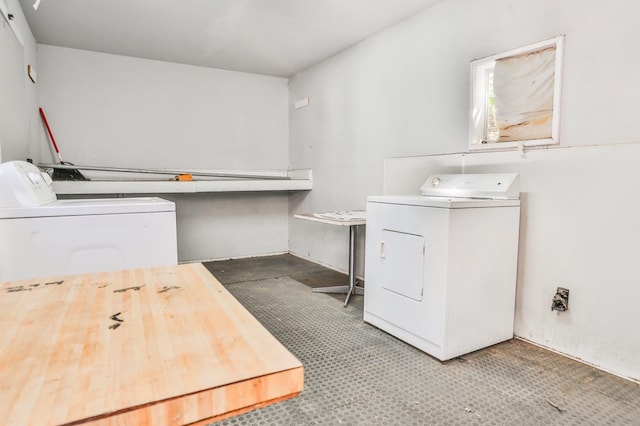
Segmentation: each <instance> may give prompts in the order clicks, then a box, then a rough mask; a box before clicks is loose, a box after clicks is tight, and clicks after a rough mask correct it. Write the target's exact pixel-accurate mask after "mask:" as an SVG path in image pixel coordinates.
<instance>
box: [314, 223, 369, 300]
mask: <svg viewBox="0 0 640 426" xmlns="http://www.w3.org/2000/svg"><path fill="white" fill-rule="evenodd" d="M357 227H358V225H351V226H349V285H338V286H333V287H320V288H314V289H313V291H314V292H315V293H338V294H340V293H345V294H346V295H347V298H346V299H345V301H344V306H345V307H346V306H347V305H348V304H349V298H351V295H352V294H359V295H364V287H360V286H358V285H356V241H357V236H358V234H357Z"/></svg>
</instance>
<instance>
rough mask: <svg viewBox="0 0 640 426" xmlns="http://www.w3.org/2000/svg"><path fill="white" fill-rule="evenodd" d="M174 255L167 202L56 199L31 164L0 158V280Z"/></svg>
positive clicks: (170, 259) (170, 260) (163, 260)
mask: <svg viewBox="0 0 640 426" xmlns="http://www.w3.org/2000/svg"><path fill="white" fill-rule="evenodd" d="M177 261H178V259H177V243H176V214H175V204H174V203H173V202H171V201H167V200H163V199H161V198H156V197H147V198H104V199H83V200H58V199H57V197H56V194H55V192H54V191H53V188H52V187H51V178H50V177H49V175H47V174H46V173H43V172H41V171H40V170H39V169H38V168H37V167H35V166H34V165H33V164H30V163H27V162H23V161H11V162H7V163H2V164H0V282H3V281H10V280H20V279H29V278H39V277H42V278H47V277H55V276H59V275H69V274H83V273H92V272H100V271H112V270H119V269H130V268H145V267H152V266H164V265H175V264H177Z"/></svg>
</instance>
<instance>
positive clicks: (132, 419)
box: [0, 264, 303, 425]
mask: <svg viewBox="0 0 640 426" xmlns="http://www.w3.org/2000/svg"><path fill="white" fill-rule="evenodd" d="M0 336H1V339H0V366H2V368H0V424H2V425H31V424H33V425H36V424H37V425H49V424H51V425H65V424H100V425H112V424H118V425H121V424H136V425H138V424H153V425H155V424H162V425H178V424H180V425H182V424H191V423H197V422H201V421H204V420H206V421H211V420H212V419H219V418H223V417H225V416H228V415H230V414H234V413H237V412H242V411H246V410H247V409H249V408H251V407H257V406H261V405H264V404H266V403H268V402H272V401H278V400H282V399H286V398H288V397H292V396H295V395H297V394H298V393H299V392H300V391H301V390H302V387H303V369H302V365H301V363H300V362H299V361H298V360H297V359H296V358H295V357H294V356H293V355H291V354H290V353H289V352H288V351H287V350H286V348H284V347H283V346H282V345H281V344H280V343H279V342H278V341H277V340H276V339H275V338H274V337H273V336H272V335H271V334H270V333H269V332H268V331H267V330H266V329H265V328H264V327H263V326H262V325H261V324H260V323H259V322H258V321H257V320H256V319H255V318H254V317H253V316H252V315H251V314H250V313H249V312H248V311H246V309H244V307H242V305H240V304H239V303H238V302H237V301H236V300H235V298H234V297H233V296H232V295H231V294H230V293H229V292H228V291H227V290H226V289H225V288H224V287H223V286H222V285H221V284H220V283H219V282H218V280H216V279H215V278H214V277H213V276H212V275H211V274H210V273H209V272H208V271H207V270H206V269H205V268H204V267H203V266H202V265H201V264H188V265H180V266H173V267H161V268H149V269H138V270H126V271H117V272H106V273H96V274H89V275H77V276H68V277H61V278H51V279H47V280H42V279H41V280H28V281H20V282H6V283H3V284H0Z"/></svg>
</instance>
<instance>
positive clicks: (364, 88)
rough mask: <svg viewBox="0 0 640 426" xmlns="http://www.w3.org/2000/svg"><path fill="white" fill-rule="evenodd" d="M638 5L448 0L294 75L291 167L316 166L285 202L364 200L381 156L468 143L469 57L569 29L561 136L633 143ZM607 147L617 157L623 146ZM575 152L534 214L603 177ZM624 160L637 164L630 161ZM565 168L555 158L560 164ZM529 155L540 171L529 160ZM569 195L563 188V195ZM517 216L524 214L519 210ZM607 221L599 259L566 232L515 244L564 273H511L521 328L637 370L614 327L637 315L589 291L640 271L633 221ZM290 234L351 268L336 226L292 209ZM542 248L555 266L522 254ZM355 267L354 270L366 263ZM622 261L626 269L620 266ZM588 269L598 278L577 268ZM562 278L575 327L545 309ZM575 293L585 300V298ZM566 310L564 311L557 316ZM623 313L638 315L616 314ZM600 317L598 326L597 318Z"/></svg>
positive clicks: (628, 186)
mask: <svg viewBox="0 0 640 426" xmlns="http://www.w3.org/2000/svg"><path fill="white" fill-rule="evenodd" d="M637 16H640V3H638V2H630V1H625V0H612V1H608V2H601V1H595V0H590V1H584V2H580V3H579V4H578V3H576V2H573V1H570V0H538V1H515V0H443V1H442V2H439V3H437V4H436V5H434V6H432V7H431V8H429V9H427V10H425V11H424V12H423V13H421V14H419V15H416V16H414V17H412V18H410V19H408V20H406V21H404V22H402V23H400V24H398V25H395V26H393V27H391V28H389V29H387V30H385V31H383V32H381V33H379V34H378V35H376V36H374V37H371V38H369V39H367V40H365V41H364V42H362V43H360V44H359V45H357V46H355V47H354V48H352V49H349V50H347V51H345V52H343V53H341V54H339V55H336V56H335V57H333V58H330V59H329V60H327V61H324V62H323V63H321V64H319V65H317V66H314V67H312V68H310V69H309V70H306V71H304V72H302V73H300V74H298V75H296V76H295V77H294V78H292V80H291V83H290V104H291V103H292V102H293V101H295V100H297V99H299V98H301V97H305V96H310V98H311V104H310V105H309V106H308V107H307V108H304V109H300V110H296V111H293V110H292V109H291V108H290V129H291V130H290V159H291V165H292V167H306V168H313V171H314V176H315V182H314V190H313V191H311V192H310V193H309V194H295V195H293V196H291V198H290V214H293V213H298V212H307V211H322V210H332V209H350V208H359V209H362V208H364V207H365V202H366V196H367V195H371V194H380V193H382V192H383V162H384V159H385V158H389V157H404V156H419V155H433V154H447V153H459V152H465V151H466V150H467V140H468V136H467V135H468V126H467V123H468V114H469V111H468V109H469V62H470V61H471V60H473V59H476V58H480V57H484V56H488V55H491V54H495V53H499V52H502V51H506V50H509V49H513V48H517V47H520V46H523V45H526V44H530V43H533V42H536V41H540V40H545V39H548V38H551V37H554V36H557V35H559V34H565V35H566V40H565V62H564V80H563V81H564V87H563V99H562V116H561V132H560V140H561V144H562V146H573V147H577V148H575V149H576V150H578V151H579V150H581V149H588V148H580V147H585V146H591V145H597V144H602V145H611V144H618V143H633V142H636V143H637V142H640V137H638V136H637V130H636V127H637V124H636V123H637V118H638V114H637V111H638V109H637V105H636V99H638V98H639V97H640V85H638V84H637V83H636V79H637V78H636V74H637V70H638V69H639V68H640V57H639V56H638V55H637V54H636V50H637V46H638V43H640V27H638V26H637V25H636V23H635V20H636V17H637ZM572 152H573V151H572ZM615 152H616V153H615V154H612V155H613V158H617V157H616V155H622V156H624V155H626V154H618V153H617V151H615ZM634 155H635V154H634ZM633 158H635V157H633ZM435 161H436V162H437V161H438V160H435ZM539 161H540V162H541V164H540V167H544V166H545V162H546V161H547V160H546V157H542V158H541V159H540V160H539ZM581 161H582V160H581V159H580V156H578V155H576V160H575V162H571V163H570V164H567V165H566V173H564V174H563V173H561V172H557V174H556V175H555V176H557V178H558V179H560V180H561V181H562V182H561V184H560V185H558V188H560V191H561V192H560V193H555V194H553V195H548V196H547V195H546V193H545V191H541V193H540V194H539V195H537V196H538V197H543V198H544V197H548V199H545V200H546V201H545V202H542V203H541V204H539V206H542V207H541V208H542V209H543V211H542V212H541V213H540V217H542V218H547V219H550V220H552V219H553V218H557V217H571V216H572V215H575V214H579V212H581V211H582V210H581V209H577V210H576V209H574V208H573V207H571V202H570V200H571V198H568V199H567V198H566V195H567V194H566V192H565V191H567V190H569V189H570V188H571V185H580V182H579V181H575V180H571V179H572V178H571V176H572V172H573V171H574V169H578V170H581V171H582V172H583V173H587V174H588V173H594V175H592V176H598V177H599V175H597V173H598V170H597V169H596V170H594V169H593V166H594V162H593V161H591V162H586V163H580V162H581ZM625 164H626V165H627V166H628V167H633V166H632V164H633V162H631V163H625ZM450 166H451V165H450ZM563 166H564V164H561V165H560V169H559V170H565V169H562V167H563ZM451 167H454V166H451ZM530 167H531V168H532V169H531V170H536V167H538V165H537V164H533V165H531V166H530ZM454 168H455V167H454ZM497 168H499V167H497ZM483 170H486V171H489V170H491V167H484V168H483ZM527 170H529V169H527ZM585 171H586V172H585ZM428 173H429V170H426V169H425V170H418V171H417V172H416V174H414V175H413V180H414V182H415V185H417V186H416V188H415V191H417V190H418V186H419V183H421V182H422V180H424V179H426V177H427V175H428ZM623 182H624V185H625V186H624V191H625V192H626V193H629V194H635V193H637V190H636V188H635V185H636V180H631V181H629V180H623ZM541 188H542V187H541ZM602 189H603V188H602V187H597V189H593V190H587V191H586V192H585V193H583V194H582V195H581V196H582V197H583V198H581V201H580V203H578V204H577V205H578V206H582V207H585V206H588V205H589V203H588V202H587V201H586V200H588V199H589V198H590V197H594V198H595V199H598V196H599V195H600V194H599V193H598V191H601V190H602ZM568 195H569V197H572V194H571V193H570V194H568ZM567 200H569V201H567ZM639 205H640V200H638V199H637V197H634V196H631V197H629V198H628V199H626V200H624V202H623V205H622V208H623V209H636V208H638V206H639ZM545 209H546V210H545ZM599 209H601V208H600V207H599ZM523 214H524V215H525V216H523V217H525V221H526V212H524V213H523ZM604 217H606V213H603V212H602V211H601V210H598V212H597V213H596V214H595V215H594V216H592V217H591V219H592V220H590V219H583V220H581V221H578V222H575V223H573V224H572V226H571V228H570V230H571V233H572V236H571V238H574V237H579V238H583V237H580V234H581V233H582V234H583V235H594V233H593V227H598V226H601V223H602V220H601V219H602V218H604ZM625 219H627V220H628V219H629V216H625ZM541 220H543V219H541ZM536 223H538V222H536ZM557 226H558V224H557V223H556V224H555V225H553V226H552V225H551V224H550V223H546V226H537V227H535V229H533V228H532V229H529V230H527V232H526V234H524V238H534V237H532V235H535V238H537V239H538V240H536V241H538V242H539V241H549V240H551V239H552V237H554V236H555V234H554V233H555V232H558V231H559V230H560V229H561V225H560V228H558V227H557ZM633 226H635V224H633ZM633 226H632V227H631V228H632V229H633ZM606 229H609V228H606ZM616 231H619V232H617V233H616V234H615V235H616V237H615V238H616V239H618V238H619V244H620V246H619V247H620V248H619V249H618V250H614V251H610V252H611V253H613V254H612V256H613V257H607V258H606V260H607V261H606V262H605V263H604V265H605V266H604V267H603V264H599V263H598V262H596V261H595V259H594V257H592V256H587V257H581V256H579V255H576V254H574V253H568V252H566V251H565V250H564V249H568V248H571V247H574V245H573V243H571V244H567V245H565V246H562V245H555V244H548V245H542V246H538V244H539V243H535V244H536V247H537V248H536V249H531V250H528V252H527V253H525V254H524V256H525V258H524V260H523V261H524V262H525V264H526V265H531V266H530V267H528V269H531V268H549V267H550V266H553V268H552V270H554V271H561V272H562V275H558V276H557V277H551V276H544V277H543V278H544V279H543V280H541V281H537V277H539V276H538V275H536V279H533V281H529V280H527V282H526V287H522V286H523V285H525V284H523V281H520V282H519V288H518V291H519V298H520V299H519V311H518V312H517V316H518V325H517V332H518V333H519V334H521V335H523V337H526V338H528V339H530V340H532V341H535V342H537V343H540V344H542V345H545V346H547V347H550V348H553V349H557V350H559V351H562V352H565V353H567V354H569V355H572V356H575V357H579V358H583V359H586V360H589V362H592V363H594V364H596V365H599V366H601V367H602V368H605V369H608V370H611V371H613V372H615V373H618V374H620V375H623V376H626V377H633V378H635V379H640V370H639V369H638V365H639V363H638V359H639V358H638V357H639V355H638V354H639V353H640V347H639V346H640V345H638V340H634V339H627V341H626V342H624V341H623V340H624V338H623V337H622V336H621V335H619V334H617V330H618V329H617V327H622V329H625V328H626V327H628V326H629V325H630V324H633V323H637V322H638V317H637V316H636V317H634V316H629V314H628V313H627V312H625V313H624V314H620V313H618V312H617V309H618V308H616V307H614V306H603V305H602V304H599V303H598V300H606V298H604V299H603V296H602V292H601V290H602V289H603V288H609V287H610V286H611V285H613V286H614V288H615V289H616V290H614V291H617V290H623V294H626V295H628V296H637V294H630V292H631V293H632V292H633V290H632V289H631V288H629V287H630V286H633V285H635V283H637V281H638V279H637V278H640V277H638V276H636V274H635V272H633V270H632V271H631V272H624V273H623V272H620V271H616V270H615V268H616V267H621V264H622V263H624V262H625V261H626V260H629V259H630V258H631V257H633V256H635V255H637V250H636V246H635V240H636V239H637V238H636V234H637V233H634V232H633V231H632V232H630V233H625V232H622V230H620V229H618V228H616ZM540 234H543V235H540ZM597 235H598V236H599V237H600V236H602V235H603V233H600V232H598V233H597ZM289 238H290V249H291V251H292V252H294V253H296V254H299V255H302V256H306V257H310V258H312V259H314V260H317V261H320V262H322V263H325V264H329V265H332V266H334V267H336V268H338V269H342V270H346V255H345V253H346V247H345V245H346V243H345V241H344V239H343V237H342V235H341V234H339V232H338V230H332V229H327V228H326V227H324V228H322V227H318V226H314V224H307V223H305V222H301V221H296V220H294V219H290V236H289ZM602 238H603V239H601V240H598V239H596V240H589V242H590V243H592V244H595V245H597V244H598V243H599V241H601V242H602V244H603V245H604V246H605V247H606V248H604V249H603V250H610V248H609V245H610V243H611V237H608V238H604V237H602ZM580 241H584V240H580ZM540 244H542V243H540ZM360 245H361V246H362V241H361V242H360ZM540 247H544V248H546V249H547V250H549V255H548V257H545V258H548V259H552V265H547V264H545V263H544V262H542V263H541V262H540V261H537V260H536V259H530V258H529V257H530V256H534V253H535V252H536V250H539V249H540ZM563 247H564V249H563ZM634 250H635V251H634ZM616 256H622V257H616ZM581 259H584V260H581ZM614 259H618V260H614ZM550 262H551V260H550ZM358 269H359V271H360V273H362V271H363V265H362V263H361V264H360V267H359V268H358ZM576 269H580V273H579V275H571V274H574V273H575V272H576ZM537 273H538V274H540V273H542V272H537ZM625 273H627V274H629V275H628V276H626V277H623V276H622V274H625ZM588 276H590V277H593V278H592V279H589V280H581V279H577V277H581V278H584V277H588ZM596 277H597V279H596ZM634 279H635V283H634ZM556 280H557V281H556ZM561 281H563V282H565V283H566V282H569V283H571V284H572V285H573V289H572V290H573V292H572V297H573V295H574V294H576V298H577V302H576V303H578V306H581V308H580V314H579V316H580V317H581V318H582V319H584V318H585V316H587V315H591V316H592V317H593V320H590V321H584V322H582V323H581V324H579V325H576V324H572V321H573V320H574V317H566V316H565V317H563V318H564V319H563V318H559V319H558V320H557V321H555V320H550V319H549V316H548V315H549V313H550V311H546V309H548V306H547V305H549V304H550V298H549V291H550V288H551V287H552V286H554V285H556V284H557V285H560V284H561ZM603 282H606V284H603ZM612 282H613V283H615V284H611V283H612ZM554 289H555V287H554ZM576 290H577V291H576ZM581 297H586V300H583V301H580V299H579V298H581ZM529 299H531V300H529ZM528 303H531V304H535V306H536V307H535V308H532V306H533V305H528ZM538 303H540V305H538ZM572 303H573V302H572ZM542 305H544V308H543V307H542ZM624 306H625V307H627V305H624ZM628 308H629V309H631V307H630V306H629V307H628ZM543 310H544V312H543ZM576 315H578V314H577V313H576ZM566 318H572V319H571V320H569V321H568V322H566V323H565V322H564V321H565V320H566ZM596 318H597V319H596ZM611 318H613V319H611ZM628 320H633V321H630V322H629V324H623V322H624V321H628ZM595 321H600V322H602V323H603V324H606V325H605V326H599V327H597V328H593V327H592V326H593V325H594V322H595ZM625 326H626V327H625ZM626 329H627V330H628V328H626ZM608 334H610V335H612V336H616V338H617V339H611V338H609V337H608V336H607V335H608ZM610 345H612V346H610ZM634 363H635V365H634Z"/></svg>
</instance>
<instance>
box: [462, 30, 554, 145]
mask: <svg viewBox="0 0 640 426" xmlns="http://www.w3.org/2000/svg"><path fill="white" fill-rule="evenodd" d="M550 47H555V63H554V66H555V71H554V72H555V74H554V82H553V114H552V123H551V137H550V138H545V139H532V140H521V141H513V142H488V141H486V140H485V137H486V128H487V125H486V123H487V120H488V109H487V106H488V99H487V97H488V87H487V86H488V85H487V77H486V75H487V71H488V70H491V69H493V68H494V66H495V62H496V61H497V60H498V59H503V58H509V57H513V56H519V55H523V54H527V53H531V52H536V51H540V50H544V49H548V48H550ZM563 48H564V35H560V36H557V37H554V38H551V39H548V40H544V41H540V42H538V43H533V44H530V45H528V46H524V47H520V48H518V49H513V50H509V51H507V52H503V53H499V54H496V55H492V56H487V57H485V58H481V59H476V60H473V61H471V63H470V83H471V91H470V94H471V96H470V108H469V149H470V150H471V151H479V150H508V149H515V148H520V147H523V146H539V145H557V144H559V143H560V99H561V96H560V95H561V88H562V65H563V64H562V62H563Z"/></svg>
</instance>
